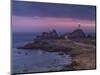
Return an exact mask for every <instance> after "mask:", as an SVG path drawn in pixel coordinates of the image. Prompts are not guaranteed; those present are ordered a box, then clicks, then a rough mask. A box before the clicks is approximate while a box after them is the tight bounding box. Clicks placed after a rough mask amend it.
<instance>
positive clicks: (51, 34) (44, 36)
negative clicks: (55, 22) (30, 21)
mask: <svg viewBox="0 0 100 75" xmlns="http://www.w3.org/2000/svg"><path fill="white" fill-rule="evenodd" d="M57 38H58V34H57V32H56V30H55V29H54V30H52V31H49V32H43V33H42V34H41V35H38V36H36V38H35V41H36V40H45V39H57Z"/></svg>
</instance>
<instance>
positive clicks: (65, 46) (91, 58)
mask: <svg viewBox="0 0 100 75" xmlns="http://www.w3.org/2000/svg"><path fill="white" fill-rule="evenodd" d="M18 49H43V50H46V51H49V52H63V53H66V54H70V55H71V57H72V64H71V66H72V68H73V70H84V69H95V68H96V44H95V40H88V39H87V40H86V39H85V40H84V39H82V40H65V39H56V40H42V41H35V42H33V43H29V44H26V45H24V46H23V47H18ZM66 67H67V66H65V68H66Z"/></svg>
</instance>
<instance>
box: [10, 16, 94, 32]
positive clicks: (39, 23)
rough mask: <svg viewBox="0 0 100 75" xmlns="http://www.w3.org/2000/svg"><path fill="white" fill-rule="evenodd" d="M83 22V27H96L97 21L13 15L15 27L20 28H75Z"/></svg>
mask: <svg viewBox="0 0 100 75" xmlns="http://www.w3.org/2000/svg"><path fill="white" fill-rule="evenodd" d="M79 23H80V24H81V28H83V29H87V28H95V21H93V20H79V19H72V18H56V17H24V16H12V24H13V28H17V29H20V30H29V29H33V30H36V29H40V30H43V29H52V28H55V29H59V30H60V29H61V30H63V29H71V28H72V29H74V28H77V25H78V24H79Z"/></svg>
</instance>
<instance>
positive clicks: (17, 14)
mask: <svg viewBox="0 0 100 75" xmlns="http://www.w3.org/2000/svg"><path fill="white" fill-rule="evenodd" d="M95 20H96V7H95V6H83V5H68V4H66V5H65V4H50V3H37V2H24V1H13V4H12V24H13V32H42V31H49V30H51V29H56V30H57V31H59V32H67V31H72V30H74V29H76V28H77V26H78V24H81V28H82V29H83V30H84V31H87V32H94V31H95Z"/></svg>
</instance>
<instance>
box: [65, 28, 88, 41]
mask: <svg viewBox="0 0 100 75" xmlns="http://www.w3.org/2000/svg"><path fill="white" fill-rule="evenodd" d="M65 36H67V37H68V38H69V39H81V38H86V35H85V33H84V32H83V30H81V29H76V30H74V31H73V32H71V33H69V34H65Z"/></svg>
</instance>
